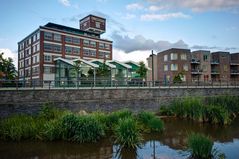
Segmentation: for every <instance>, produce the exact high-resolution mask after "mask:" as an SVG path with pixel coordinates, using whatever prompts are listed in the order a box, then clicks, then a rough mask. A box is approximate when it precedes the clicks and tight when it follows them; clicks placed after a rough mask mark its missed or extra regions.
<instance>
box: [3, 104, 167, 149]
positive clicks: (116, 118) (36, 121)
mask: <svg viewBox="0 0 239 159" xmlns="http://www.w3.org/2000/svg"><path fill="white" fill-rule="evenodd" d="M163 127H164V125H163V122H162V121H161V120H160V119H159V118H158V117H156V116H155V114H153V113H149V112H141V113H139V114H138V115H136V114H133V113H132V112H131V111H129V110H127V109H123V110H119V111H116V112H112V113H103V112H93V113H89V114H86V115H79V114H76V113H72V112H70V111H67V110H60V109H56V108H55V107H54V106H53V105H52V104H51V103H47V104H45V105H44V106H43V107H42V109H41V111H40V112H39V114H37V115H35V116H32V115H16V116H12V117H9V118H6V119H4V120H1V121H0V138H1V139H3V140H14V141H19V140H46V141H53V140H66V141H72V142H79V143H85V142H96V141H98V140H99V139H101V138H102V137H104V136H105V135H106V133H108V135H111V134H112V133H113V134H114V136H115V138H116V141H117V143H120V144H121V147H127V148H129V147H130V148H135V147H136V146H137V145H138V144H139V143H140V141H141V139H142V134H141V133H145V132H147V133H150V132H161V131H162V130H163ZM146 130H147V131H146Z"/></svg>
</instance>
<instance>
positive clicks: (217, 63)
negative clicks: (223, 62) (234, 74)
mask: <svg viewBox="0 0 239 159" xmlns="http://www.w3.org/2000/svg"><path fill="white" fill-rule="evenodd" d="M211 65H219V61H218V60H213V61H211Z"/></svg>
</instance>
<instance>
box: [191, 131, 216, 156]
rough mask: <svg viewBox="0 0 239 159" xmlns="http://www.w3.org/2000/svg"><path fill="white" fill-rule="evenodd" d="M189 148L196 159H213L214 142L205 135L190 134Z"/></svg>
mask: <svg viewBox="0 0 239 159" xmlns="http://www.w3.org/2000/svg"><path fill="white" fill-rule="evenodd" d="M188 148H189V150H190V151H191V155H192V157H193V158H195V159H210V158H213V141H212V140H211V139H210V138H209V137H207V136H204V135H203V134H197V133H192V134H190V135H189V137H188Z"/></svg>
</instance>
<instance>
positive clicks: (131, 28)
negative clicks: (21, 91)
mask: <svg viewBox="0 0 239 159" xmlns="http://www.w3.org/2000/svg"><path fill="white" fill-rule="evenodd" d="M0 10H1V14H0V21H1V25H0V51H4V52H5V54H6V55H7V56H10V57H13V58H14V59H16V53H17V42H18V41H20V40H21V39H23V38H24V37H25V36H26V35H28V34H30V33H31V32H32V31H34V30H35V29H37V28H38V27H39V26H40V25H45V24H46V23H47V22H54V23H58V24H63V25H67V26H71V27H75V28H78V27H79V19H81V18H83V17H84V16H86V15H88V14H90V13H91V14H95V15H98V16H103V17H105V18H106V20H107V31H106V33H105V34H103V35H102V37H103V38H106V39H110V40H113V42H114V43H113V47H114V50H113V54H114V56H113V57H114V58H115V59H118V60H129V59H130V60H135V61H139V60H144V61H145V58H146V57H147V56H148V55H149V53H150V50H152V49H153V50H155V53H156V52H158V51H161V50H164V49H168V48H170V47H181V48H189V49H192V50H196V49H206V50H211V51H218V50H222V51H225V50H226V51H229V52H232V53H234V52H239V0H167V1H166V0H124V1H123V0H87V1H86V0H40V1H37V0H1V1H0Z"/></svg>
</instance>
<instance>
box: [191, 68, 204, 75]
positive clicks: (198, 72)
mask: <svg viewBox="0 0 239 159" xmlns="http://www.w3.org/2000/svg"><path fill="white" fill-rule="evenodd" d="M191 74H193V75H199V74H202V70H200V69H192V70H191Z"/></svg>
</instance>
